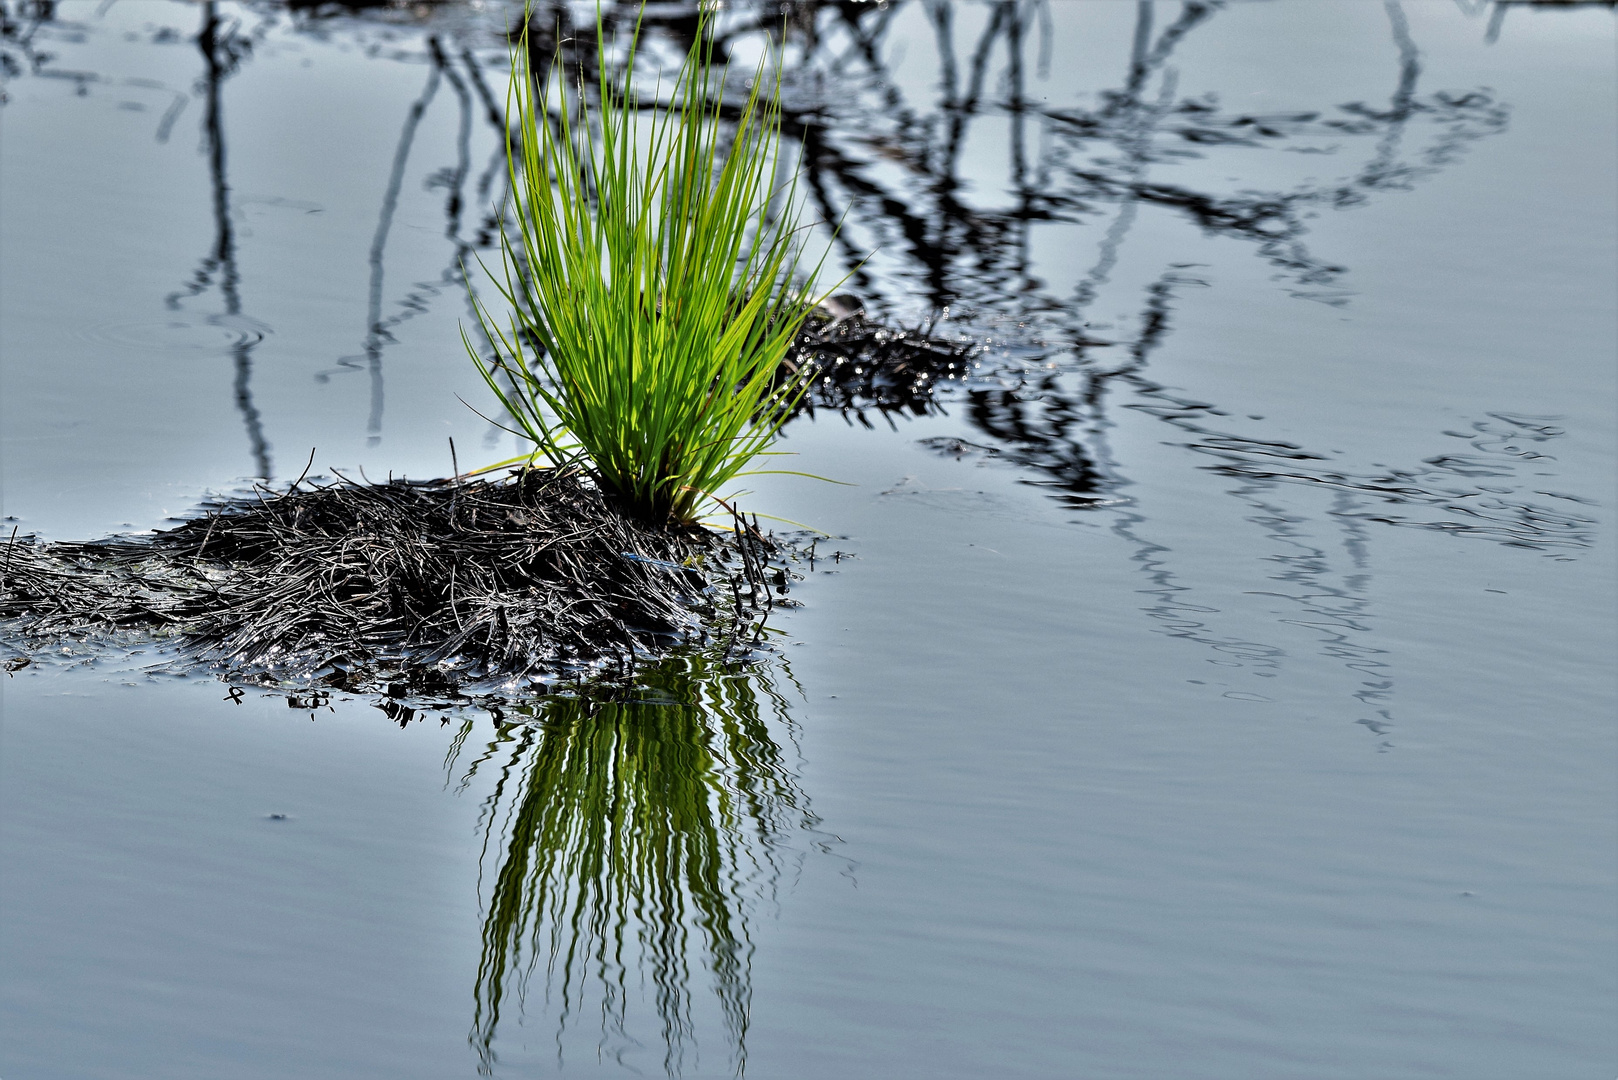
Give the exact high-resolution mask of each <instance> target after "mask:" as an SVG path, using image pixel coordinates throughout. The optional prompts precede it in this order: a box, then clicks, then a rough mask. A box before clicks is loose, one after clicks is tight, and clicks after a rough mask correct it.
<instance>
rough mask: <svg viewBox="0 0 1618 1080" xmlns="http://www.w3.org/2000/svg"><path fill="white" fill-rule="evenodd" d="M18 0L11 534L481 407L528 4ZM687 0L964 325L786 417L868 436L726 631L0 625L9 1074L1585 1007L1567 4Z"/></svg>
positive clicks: (1605, 837)
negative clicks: (427, 655)
mask: <svg viewBox="0 0 1618 1080" xmlns="http://www.w3.org/2000/svg"><path fill="white" fill-rule="evenodd" d="M4 12H5V23H4V33H3V37H0V62H3V64H4V67H3V73H4V78H5V82H4V84H3V92H4V95H5V104H4V106H3V107H0V258H3V265H0V272H3V277H0V440H3V441H0V447H3V459H0V478H3V484H4V488H3V497H4V505H3V510H0V513H3V514H4V515H7V516H6V519H5V524H6V529H7V531H8V533H9V530H10V528H11V527H12V526H13V525H15V526H17V527H18V528H19V529H20V530H21V531H22V532H24V533H26V532H30V531H32V532H36V533H39V534H41V535H44V536H47V537H51V538H83V537H89V536H97V535H106V534H108V533H111V532H116V531H129V530H140V529H150V528H158V527H162V526H163V525H164V524H165V522H166V521H168V519H170V518H171V517H173V516H176V515H183V514H185V513H187V512H188V511H189V510H190V509H191V508H192V507H194V506H196V505H197V504H198V502H199V501H200V500H201V499H202V498H203V497H204V496H205V495H206V494H207V493H208V492H218V491H232V490H239V489H241V488H242V487H243V486H244V485H246V484H248V483H251V482H252V481H253V480H254V479H267V480H270V481H272V482H274V481H282V482H284V481H286V480H289V479H291V478H292V477H294V476H296V475H297V474H298V473H299V471H300V470H302V469H303V467H304V465H305V462H307V461H308V460H309V459H310V457H311V454H313V456H314V460H315V467H316V469H317V470H326V469H332V468H336V469H343V470H345V471H346V470H349V469H352V470H355V471H358V470H360V469H364V470H365V471H366V473H367V475H370V476H372V477H380V476H384V475H387V474H388V473H390V472H391V473H393V474H395V475H399V474H406V475H411V476H427V475H442V474H444V472H445V471H446V470H447V469H448V468H449V465H450V456H449V443H448V440H449V439H451V438H453V439H455V441H456V445H457V446H458V447H459V450H460V454H461V456H462V459H463V461H464V460H465V459H466V458H467V457H468V456H469V455H471V456H481V457H482V458H483V459H485V460H495V459H497V457H502V456H506V455H508V454H509V453H511V450H510V449H509V444H506V443H503V442H502V441H501V437H500V434H499V432H498V431H492V430H491V429H490V427H489V425H488V424H486V423H485V422H484V421H482V420H480V419H479V418H478V417H477V416H476V415H474V414H473V413H472V412H471V411H470V410H469V409H468V408H467V407H466V405H464V404H462V402H460V401H458V400H457V396H460V397H463V398H465V399H466V400H467V401H468V402H471V403H472V404H475V405H478V406H479V407H480V408H485V411H487V408H486V406H485V404H484V403H485V400H486V391H484V390H483V389H482V387H481V384H480V382H479V379H478V377H477V374H476V372H475V370H473V368H472V366H471V364H470V363H469V362H468V361H467V360H466V358H465V354H464V351H463V349H462V346H461V342H460V338H459V331H458V325H459V323H460V321H461V320H464V319H466V318H467V317H468V316H467V307H466V301H465V293H464V287H463V279H462V276H461V275H462V267H463V266H464V267H465V268H466V273H467V274H468V275H469V276H470V280H471V282H472V284H473V285H474V287H478V286H480V285H481V284H482V282H483V280H484V279H483V276H482V273H481V271H480V270H479V268H478V257H479V256H480V255H482V256H484V257H488V256H489V254H490V252H491V247H490V245H491V242H492V240H493V237H494V235H495V230H497V229H498V227H499V219H498V217H497V216H496V215H495V213H494V212H493V211H492V210H491V207H492V206H493V204H494V203H495V202H496V201H497V200H498V199H499V198H500V197H501V194H502V191H503V185H504V182H505V181H504V174H503V171H502V164H503V161H502V157H501V153H502V150H501V147H502V132H503V130H504V127H503V125H504V119H503V111H504V93H503V91H504V80H505V75H504V64H505V54H504V51H503V46H502V44H501V40H500V37H499V30H500V27H501V26H503V25H504V21H505V19H506V18H508V17H509V16H510V13H511V9H510V8H502V7H500V6H498V5H493V4H488V5H483V4H475V3H473V4H467V5H451V4H445V5H418V6H415V7H409V6H405V7H385V8H380V9H377V10H358V9H351V8H348V7H345V6H342V5H327V6H318V5H302V4H299V5H288V6H281V5H273V4H267V3H266V4H241V5H236V4H223V3H221V4H201V5H198V4H179V3H175V4H166V3H157V2H139V3H137V2H132V0H123V2H117V3H108V2H103V3H83V4H77V3H61V4H54V5H53V4H42V3H6V4H5V5H4ZM584 12H585V9H583V8H580V9H576V10H575V11H574V15H576V16H582V15H583V14H584ZM543 15H544V18H545V20H546V26H548V27H554V26H556V25H557V19H558V18H561V19H563V20H565V19H566V18H567V17H568V9H554V8H548V9H546V10H545V12H544V13H543ZM689 15H690V13H689V12H688V11H686V10H685V9H681V8H678V7H668V6H663V7H657V8H654V9H653V10H652V13H651V19H652V22H653V25H652V27H651V30H650V31H649V33H650V34H651V39H652V41H653V42H654V46H655V48H654V51H655V50H656V49H662V50H664V51H665V53H666V52H667V50H668V49H671V48H673V47H677V45H678V43H679V42H681V41H682V40H683V38H682V35H686V34H689V32H690V30H691V25H692V24H691V21H690V17H689ZM720 25H721V27H722V29H723V36H722V40H721V43H720V44H721V46H722V47H723V48H726V49H728V50H730V51H731V52H732V54H733V55H734V56H735V57H737V58H738V59H740V60H746V59H748V58H750V57H755V56H757V55H758V51H759V49H760V47H761V41H762V38H761V34H762V33H765V32H769V33H775V34H777V35H779V36H782V37H784V39H785V41H786V60H787V67H788V74H787V85H786V93H787V99H788V106H789V116H788V124H787V127H788V132H789V134H790V136H791V138H792V139H793V140H794V142H795V143H797V144H798V145H801V146H802V148H803V150H804V154H805V158H804V177H805V181H806V183H805V190H806V191H807V192H808V196H809V201H810V204H811V206H812V207H814V208H816V209H817V210H818V211H819V212H822V213H826V214H828V215H831V216H835V215H837V214H840V213H842V210H843V208H845V207H849V208H850V209H849V213H848V218H847V222H846V225H845V228H844V230H843V231H842V233H841V234H840V235H839V236H838V237H837V239H836V240H835V242H834V247H833V255H834V260H841V263H842V265H843V266H845V267H847V268H849V269H850V270H851V271H852V277H851V278H850V281H849V284H848V286H847V288H849V289H850V290H852V291H854V292H856V293H858V294H859V295H860V296H862V297H863V298H864V300H865V303H866V305H867V307H868V308H869V309H871V310H872V311H873V312H879V313H881V314H882V315H884V316H885V317H887V318H890V319H894V320H897V321H901V322H908V321H915V320H919V319H922V318H925V317H927V316H929V315H931V314H934V313H938V312H943V311H947V312H948V318H947V319H946V320H945V322H944V323H943V324H942V325H944V326H945V327H946V328H953V329H954V330H955V331H956V332H959V333H961V334H966V335H971V336H973V337H976V338H978V339H981V340H985V341H987V342H989V346H990V347H989V348H988V350H987V351H986V352H985V353H984V354H983V355H982V356H981V357H980V362H979V365H978V367H977V369H976V371H975V372H974V373H973V374H972V375H971V377H969V378H967V379H965V380H963V381H961V382H960V383H958V384H955V385H952V386H951V387H949V388H947V389H946V390H945V392H943V393H942V394H941V395H939V397H938V399H937V401H936V403H935V404H933V405H926V404H923V405H920V406H918V407H917V408H914V409H908V410H904V411H902V412H894V411H891V410H890V411H884V410H883V409H881V408H879V407H877V406H876V405H875V404H872V403H867V402H862V401H858V400H856V401H855V402H853V403H852V406H850V407H848V408H845V409H838V408H830V407H827V405H826V404H825V403H823V404H822V407H820V408H819V409H818V410H817V411H816V413H815V415H814V416H813V417H812V418H805V419H800V420H798V421H795V422H794V423H793V425H792V426H791V427H790V429H789V432H788V438H787V443H786V445H787V448H789V449H791V450H794V451H796V452H797V453H799V454H800V455H801V457H800V458H799V459H798V463H799V464H801V466H802V467H803V468H805V469H806V470H808V471H810V472H814V473H818V474H821V475H826V476H831V477H835V478H836V479H838V480H842V481H845V482H847V483H848V484H851V485H854V486H832V485H825V484H816V483H814V482H811V481H806V480H800V479H794V478H769V479H770V480H771V482H770V483H768V484H761V485H760V490H759V492H758V493H757V494H756V495H754V496H753V497H752V503H751V505H752V506H753V507H754V508H756V509H759V510H762V511H765V512H769V513H775V514H779V515H781V516H783V517H787V518H792V519H795V520H798V521H807V522H810V523H812V524H813V525H815V526H817V527H819V528H821V529H824V530H826V531H827V532H830V533H832V534H834V535H835V537H836V538H837V539H835V540H834V541H831V542H829V543H823V544H822V545H821V548H820V550H821V552H822V554H823V555H824V554H825V553H826V552H827V551H837V552H846V553H848V554H847V555H843V556H836V557H833V558H831V559H824V558H823V559H821V560H819V561H817V563H816V566H815V568H814V571H813V572H812V573H810V574H809V575H808V578H809V580H807V581H806V582H804V583H803V584H802V585H801V586H799V587H798V589H797V590H796V592H795V596H796V597H797V598H798V599H799V600H801V601H802V602H803V605H804V606H803V607H802V608H800V609H798V610H796V611H793V612H792V613H790V615H789V616H788V617H787V618H786V619H785V620H783V626H784V628H785V630H786V636H785V638H784V640H783V641H782V643H781V646H780V648H779V650H778V654H777V655H775V656H774V657H773V658H771V659H768V660H767V661H765V662H763V663H760V664H758V665H755V666H753V667H748V668H736V667H720V666H716V665H714V664H711V663H703V662H700V661H698V660H695V659H685V660H675V661H671V662H670V663H669V664H668V665H666V666H665V667H663V668H661V669H659V670H658V671H657V672H655V673H654V675H653V678H652V689H650V690H649V691H648V692H647V693H646V694H645V695H644V696H643V698H642V699H641V700H637V701H633V702H626V703H618V704H606V705H591V704H589V703H581V702H577V701H564V700H536V701H533V702H530V703H523V704H519V705H518V706H516V707H514V708H511V709H508V710H504V711H502V712H501V713H500V714H499V715H494V714H490V713H471V712H467V713H465V714H462V713H458V712H457V713H444V714H442V715H441V714H440V713H438V712H433V711H418V710H410V709H404V708H401V707H400V706H399V705H398V704H397V703H394V702H389V701H380V702H379V701H373V700H364V699H352V700H345V699H343V698H342V697H340V696H339V697H335V698H331V699H329V700H327V699H325V698H309V697H307V696H305V697H295V698H293V699H291V700H290V701H289V699H288V698H287V697H285V696H276V695H270V694H264V693H260V692H258V691H256V690H249V691H247V692H245V693H244V692H242V691H240V690H234V691H233V690H232V689H231V688H230V687H228V686H226V685H225V684H223V683H220V682H218V681H215V680H214V679H212V678H210V677H209V676H207V675H206V674H205V673H198V674H192V675H190V676H186V675H185V674H184V673H183V672H179V673H177V672H176V670H175V668H174V666H173V665H172V664H171V663H168V662H167V661H168V660H169V658H167V657H165V656H164V655H163V654H161V653H160V652H158V651H155V650H152V649H151V648H150V647H137V648H136V649H134V650H133V651H128V650H114V649H95V648H90V647H84V648H75V649H71V650H67V651H64V652H63V653H61V654H60V655H56V656H53V657H50V658H40V660H39V662H36V663H35V664H34V665H32V666H30V667H27V668H24V669H22V670H20V671H18V672H16V673H15V674H13V675H11V676H10V677H8V678H6V679H5V680H4V685H3V688H0V692H3V699H0V702H3V708H4V713H3V726H0V857H3V859H4V875H3V877H0V957H3V965H0V1023H3V1027H0V1075H3V1076H5V1077H6V1078H7V1080H19V1078H33V1077H62V1078H75V1080H79V1078H91V1077H96V1078H99V1077H107V1078H112V1077H161V1078H180V1077H198V1078H201V1077H210V1078H217V1077H231V1078H235V1077H244V1078H246V1077H285V1076H299V1077H343V1078H354V1077H371V1076H374V1077H389V1078H395V1077H435V1078H436V1077H446V1076H462V1075H465V1076H475V1075H477V1074H478V1073H479V1072H480V1071H482V1072H484V1073H488V1074H493V1075H497V1076H513V1077H516V1076H550V1075H587V1076H597V1075H623V1074H628V1073H641V1074H651V1075H661V1074H663V1073H665V1072H666V1073H671V1074H673V1073H678V1074H681V1075H686V1076H730V1075H734V1074H736V1073H738V1072H745V1074H746V1075H748V1076H754V1077H784V1078H808V1077H845V1076H856V1077H864V1076H869V1077H884V1078H886V1077H908V1076H915V1077H990V1076H992V1077H1002V1076H1003V1077H1070V1076H1072V1077H1097V1078H1115V1077H1116V1078H1127V1077H1141V1078H1159V1077H1166V1076H1183V1077H1197V1078H1232V1080H1235V1078H1244V1080H1245V1078H1277V1080H1300V1078H1312V1077H1319V1078H1334V1080H1335V1078H1346V1077H1377V1078H1384V1077H1385V1078H1404V1077H1449V1076H1453V1077H1467V1078H1500V1080H1513V1078H1523V1077H1547V1078H1568V1080H1575V1078H1584V1077H1596V1078H1601V1077H1610V1076H1612V1075H1614V1073H1615V1071H1618V1022H1615V1019H1614V1018H1615V1010H1618V917H1615V902H1618V813H1615V810H1614V807H1615V805H1618V770H1615V768H1614V761H1615V753H1618V732H1615V726H1614V704H1615V699H1618V693H1615V691H1618V673H1615V668H1614V665H1613V662H1612V661H1613V656H1614V651H1615V645H1618V642H1615V636H1618V635H1615V633H1614V630H1615V622H1618V620H1615V599H1618V590H1615V582H1614V577H1615V573H1614V571H1615V566H1618V560H1615V559H1614V537H1613V519H1612V513H1611V507H1612V506H1613V505H1614V503H1615V500H1618V488H1615V480H1614V468H1613V463H1614V461H1615V459H1618V454H1615V451H1618V431H1615V412H1618V410H1615V408H1614V405H1615V402H1618V384H1615V365H1614V363H1613V358H1614V355H1615V352H1618V325H1615V322H1618V320H1615V305H1614V300H1613V297H1614V285H1615V284H1618V266H1615V263H1618V254H1615V253H1618V222H1615V218H1618V207H1615V204H1614V200H1613V198H1612V193H1613V190H1614V188H1613V185H1614V179H1615V174H1618V167H1615V166H1618V160H1615V159H1618V147H1615V140H1614V129H1613V124H1612V118H1613V115H1614V109H1615V106H1618V62H1615V51H1614V47H1615V34H1614V17H1613V12H1612V10H1611V8H1610V7H1609V6H1606V5H1600V4H1586V5H1558V6H1541V5H1529V4H1521V3H1518V4H1491V3H1487V2H1485V0H1426V2H1412V0H1406V2H1404V3H1399V2H1390V3H1386V4H1384V3H1380V2H1375V0H1341V2H1318V3H1309V4H1303V3H1296V4H1264V3H1252V4H1234V3H1233V4H1220V3H1216V2H1213V3H1185V4H1171V3H1166V2H1159V3H1155V4H1154V3H1150V2H1146V3H1138V4H1137V3H1127V2H1105V0H1096V2H1038V0H1034V2H1028V3H1011V2H1007V3H981V4H980V3H954V4H951V3H947V2H940V3H917V2H909V3H892V4H887V5H881V6H879V5H834V4H812V3H803V4H794V5H790V6H789V7H787V8H786V9H784V12H782V11H777V10H776V9H775V8H774V7H773V6H772V7H771V8H770V9H769V10H767V11H762V12H761V11H759V10H757V9H752V8H747V7H733V8H731V9H728V10H726V11H725V12H724V13H723V14H722V17H721V24H720ZM761 28H763V29H761ZM574 29H576V28H570V27H569V26H568V25H567V24H566V23H565V21H564V23H563V24H562V25H561V36H562V37H564V38H566V37H569V36H571V34H572V33H573V30H574ZM845 404H846V403H845ZM289 704H291V705H292V707H291V708H289V707H288V705H289Z"/></svg>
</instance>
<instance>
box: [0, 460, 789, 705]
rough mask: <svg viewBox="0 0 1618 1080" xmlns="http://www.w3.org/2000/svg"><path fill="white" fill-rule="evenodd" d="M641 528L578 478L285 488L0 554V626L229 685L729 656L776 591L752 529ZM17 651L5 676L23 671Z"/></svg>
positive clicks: (445, 676)
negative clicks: (109, 533) (711, 651)
mask: <svg viewBox="0 0 1618 1080" xmlns="http://www.w3.org/2000/svg"><path fill="white" fill-rule="evenodd" d="M740 524H741V527H740V528H738V529H737V530H736V531H735V532H733V533H725V532H719V531H714V530H708V529H700V528H655V527H649V526H646V525H643V524H641V523H639V522H636V521H635V520H633V519H632V518H630V517H628V516H626V515H624V514H623V513H621V512H620V511H619V510H618V509H617V508H616V507H615V506H614V505H613V504H612V503H611V502H610V501H609V500H608V499H607V498H606V497H605V496H604V495H603V494H602V493H601V492H600V491H599V490H598V489H597V488H596V487H595V486H594V485H593V484H591V483H590V482H589V479H588V478H587V477H586V476H584V475H583V474H581V473H580V472H579V471H577V470H573V469H557V470H530V471H528V472H526V473H523V474H520V475H516V476H512V477H509V478H507V479H503V480H472V481H462V482H456V481H453V480H429V481H408V480H392V481H389V482H386V483H357V482H352V481H350V480H347V479H346V478H341V477H340V478H338V479H336V480H334V481H332V482H329V483H323V484H315V483H308V482H304V483H300V484H296V485H294V486H293V487H292V488H291V489H289V490H287V491H284V492H280V493H271V492H268V491H262V490H261V491H259V492H256V493H255V495H254V496H253V497H251V498H247V499H238V500H232V501H228V502H223V503H219V504H215V505H213V506H210V507H207V508H206V512H205V513H204V514H203V515H202V516H200V517H198V518H195V519H194V520H191V521H187V522H185V523H184V524H182V525H179V526H178V527H176V528H173V529H168V530H164V531H161V532H157V533H155V534H151V535H146V536H122V537H114V538H111V539H107V540H99V541H89V542H60V543H44V542H40V541H38V540H36V539H34V538H31V537H29V538H21V537H17V538H13V539H11V540H10V542H9V543H7V544H6V545H5V546H4V549H3V554H0V618H5V619H9V620H12V626H11V628H10V632H8V633H7V634H6V637H8V638H11V639H12V640H13V641H14V642H15V643H16V644H19V645H22V646H23V647H24V648H25V649H26V648H27V647H28V646H30V645H32V646H34V647H35V648H38V647H40V646H43V645H46V644H48V643H50V642H53V641H60V640H62V639H72V638H86V637H94V636H97V635H105V634H108V633H117V632H119V631H144V632H147V633H151V634H153V635H155V636H157V637H160V638H170V639H173V640H175V641H177V642H178V644H179V645H180V646H181V648H182V650H183V651H184V652H186V653H187V654H188V655H190V656H191V657H194V658H195V659H196V660H198V661H201V662H204V663H210V664H215V665H218V666H219V668H220V669H221V671H223V672H225V673H228V674H230V675H232V676H235V677H247V678H258V679H259V680H261V681H262V680H264V679H275V680H277V681H279V680H281V679H302V680H310V681H313V682H316V683H323V684H325V685H326V686H329V687H333V688H340V689H345V690H382V691H386V692H389V693H392V694H394V695H396V696H398V695H404V694H410V695H416V694H439V695H442V694H446V693H454V692H456V691H457V690H458V689H459V686H460V684H461V683H462V682H463V681H474V680H486V679H490V678H501V677H507V678H510V677H520V676H539V675H542V674H543V675H544V676H545V677H547V678H555V677H558V676H559V675H561V674H563V673H573V674H575V675H577V674H580V673H582V672H584V671H586V670H587V669H590V668H592V667H595V668H599V667H603V666H606V667H617V668H620V669H627V668H629V667H632V666H633V665H634V663H635V662H636V660H637V658H640V657H644V656H646V655H649V654H661V653H664V652H667V651H668V650H670V649H671V648H677V647H680V646H684V645H716V646H717V647H718V648H719V649H720V650H721V651H724V652H730V651H733V650H734V649H735V648H737V647H738V646H745V645H746V644H747V643H748V642H750V641H752V640H754V639H757V638H758V637H759V636H760V632H761V629H762V623H763V620H764V619H765V618H766V617H767V615H768V613H769V610H770V609H771V607H772V606H773V605H774V604H775V603H777V602H778V601H779V599H780V596H781V594H784V592H785V590H786V587H787V583H788V577H789V576H788V572H787V570H786V569H785V567H784V566H783V565H779V564H777V565H772V564H771V563H770V560H771V558H772V557H774V556H777V555H779V553H780V548H779V546H778V545H777V544H775V543H774V542H773V541H772V540H771V539H770V538H768V537H766V536H765V535H764V534H762V533H761V532H759V531H757V530H756V528H755V527H753V526H749V525H746V524H745V523H740ZM27 660H28V654H27V652H26V651H24V652H19V653H18V654H17V655H15V656H14V657H13V658H12V659H11V660H9V661H8V665H18V666H20V665H21V664H23V663H25V662H27Z"/></svg>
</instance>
